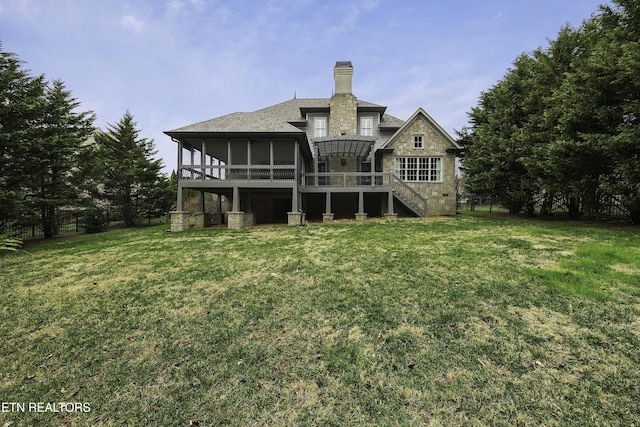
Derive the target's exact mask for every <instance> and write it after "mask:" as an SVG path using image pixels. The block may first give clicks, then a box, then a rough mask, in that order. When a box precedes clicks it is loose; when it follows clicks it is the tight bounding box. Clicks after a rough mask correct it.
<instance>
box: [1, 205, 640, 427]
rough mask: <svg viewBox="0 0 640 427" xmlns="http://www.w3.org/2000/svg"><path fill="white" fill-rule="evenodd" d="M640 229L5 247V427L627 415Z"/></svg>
mask: <svg viewBox="0 0 640 427" xmlns="http://www.w3.org/2000/svg"><path fill="white" fill-rule="evenodd" d="M639 237H640V233H639V232H638V231H637V229H633V228H628V229H621V230H616V229H611V228H606V227H598V226H584V225H573V224H567V223H545V222H539V221H528V220H513V219H507V218H485V217H482V216H478V215H472V214H469V215H464V216H462V217H457V218H445V219H443V218H435V219H426V220H424V219H418V220H399V221H397V222H392V223H385V222H383V221H373V220H372V221H366V222H364V223H342V224H333V225H310V226H309V227H293V228H288V227H265V228H254V229H247V230H241V231H237V232H234V231H229V230H226V229H209V230H191V231H188V232H184V233H175V234H171V233H164V232H163V229H162V228H159V227H154V228H146V229H139V230H116V231H113V232H109V233H104V234H100V235H93V236H82V237H78V238H75V239H73V240H67V241H57V242H53V243H48V244H42V245H40V246H34V247H30V248H29V251H30V254H4V255H2V256H1V257H0V271H2V281H1V282H0V300H1V301H2V306H1V308H0V338H1V340H2V343H3V345H2V346H0V396H1V400H2V401H3V402H26V403H28V402H86V403H88V404H89V406H90V412H77V413H67V412H58V413H52V412H44V413H36V412H28V411H25V412H24V413H22V412H20V411H13V412H11V411H5V412H0V425H2V426H4V425H12V426H33V425H74V426H75V425H78V426H85V425H87V426H88V425H91V426H121V425H132V426H134V425H136V426H137V425H163V426H172V425H176V426H182V425H190V424H191V425H200V426H210V425H318V424H321V425H354V426H355V425H358V426H360V425H416V426H417V425H421V426H422V425H430V426H451V425H505V426H507V425H509V426H511V425H550V426H553V425H620V426H629V425H637V424H638V423H639V422H640V407H639V406H638V404H637V400H638V396H640V345H639V344H640V317H639V314H640V239H639Z"/></svg>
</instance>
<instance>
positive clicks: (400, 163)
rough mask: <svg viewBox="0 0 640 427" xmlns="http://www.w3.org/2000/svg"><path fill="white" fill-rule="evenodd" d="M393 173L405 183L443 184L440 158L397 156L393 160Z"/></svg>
mask: <svg viewBox="0 0 640 427" xmlns="http://www.w3.org/2000/svg"><path fill="white" fill-rule="evenodd" d="M393 167H394V171H393V172H394V173H395V174H396V176H398V177H399V178H400V179H401V180H402V181H405V182H433V183H441V182H443V175H444V174H443V170H442V157H439V156H430V157H427V156H399V157H396V158H395V160H394V165H393Z"/></svg>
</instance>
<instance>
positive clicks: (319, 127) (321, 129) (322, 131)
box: [313, 117, 327, 138]
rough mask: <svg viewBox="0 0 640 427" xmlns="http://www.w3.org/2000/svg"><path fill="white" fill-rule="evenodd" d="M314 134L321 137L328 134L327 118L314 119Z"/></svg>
mask: <svg viewBox="0 0 640 427" xmlns="http://www.w3.org/2000/svg"><path fill="white" fill-rule="evenodd" d="M313 136H315V137H316V138H321V137H323V136H327V118H326V117H316V118H315V119H313Z"/></svg>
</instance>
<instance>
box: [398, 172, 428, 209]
mask: <svg viewBox="0 0 640 427" xmlns="http://www.w3.org/2000/svg"><path fill="white" fill-rule="evenodd" d="M391 188H392V189H393V196H394V197H395V198H396V199H397V200H398V201H400V203H402V204H403V205H405V206H406V207H407V208H408V209H409V210H410V211H411V212H413V213H415V214H416V215H418V216H419V217H426V216H427V199H425V198H424V197H422V196H421V195H420V193H418V192H417V191H415V190H414V189H413V188H411V187H409V186H408V185H407V184H405V183H404V182H403V181H402V180H401V179H400V178H398V177H397V176H396V175H395V174H393V173H392V174H391Z"/></svg>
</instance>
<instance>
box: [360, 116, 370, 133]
mask: <svg viewBox="0 0 640 427" xmlns="http://www.w3.org/2000/svg"><path fill="white" fill-rule="evenodd" d="M360 135H361V136H372V135H373V118H371V117H362V118H360Z"/></svg>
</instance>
